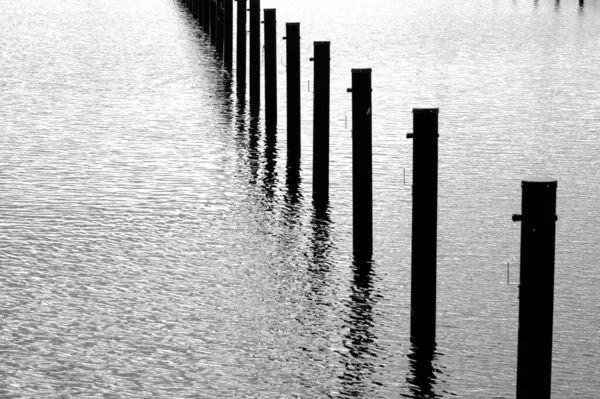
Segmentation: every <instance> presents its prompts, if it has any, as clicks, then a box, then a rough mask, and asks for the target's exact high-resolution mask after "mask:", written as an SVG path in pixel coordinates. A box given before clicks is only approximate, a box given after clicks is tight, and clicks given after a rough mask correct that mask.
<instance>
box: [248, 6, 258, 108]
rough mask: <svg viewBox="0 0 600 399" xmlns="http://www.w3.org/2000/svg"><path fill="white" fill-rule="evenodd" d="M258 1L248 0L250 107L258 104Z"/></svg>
mask: <svg viewBox="0 0 600 399" xmlns="http://www.w3.org/2000/svg"><path fill="white" fill-rule="evenodd" d="M260 50H261V48H260V0H250V105H251V106H252V107H254V108H256V107H258V105H259V104H260Z"/></svg>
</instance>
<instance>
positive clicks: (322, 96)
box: [311, 42, 331, 200]
mask: <svg viewBox="0 0 600 399" xmlns="http://www.w3.org/2000/svg"><path fill="white" fill-rule="evenodd" d="M330 45H331V43H330V42H314V58H311V61H314V62H315V67H314V70H315V75H314V89H313V91H314V102H313V104H314V105H313V197H315V198H316V197H319V198H321V199H324V200H326V199H327V198H328V197H329V99H330V69H329V61H330Z"/></svg>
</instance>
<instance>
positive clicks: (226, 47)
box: [223, 0, 233, 72]
mask: <svg viewBox="0 0 600 399" xmlns="http://www.w3.org/2000/svg"><path fill="white" fill-rule="evenodd" d="M223 29H224V34H223V39H224V41H225V43H224V44H223V63H224V64H225V69H226V70H227V71H228V72H231V68H232V64H233V0H225V21H224V24H223Z"/></svg>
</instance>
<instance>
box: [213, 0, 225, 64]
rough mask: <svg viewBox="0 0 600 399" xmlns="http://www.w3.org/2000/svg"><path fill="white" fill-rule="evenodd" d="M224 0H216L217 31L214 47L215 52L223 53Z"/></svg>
mask: <svg viewBox="0 0 600 399" xmlns="http://www.w3.org/2000/svg"><path fill="white" fill-rule="evenodd" d="M223 3H224V0H217V33H216V38H215V47H216V49H217V54H219V55H223V33H224V31H223V24H224V22H225V13H224V8H225V7H224V6H223Z"/></svg>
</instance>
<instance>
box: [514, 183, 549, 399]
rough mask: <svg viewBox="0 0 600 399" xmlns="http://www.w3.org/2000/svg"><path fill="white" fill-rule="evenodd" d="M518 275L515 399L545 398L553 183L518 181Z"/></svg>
mask: <svg viewBox="0 0 600 399" xmlns="http://www.w3.org/2000/svg"><path fill="white" fill-rule="evenodd" d="M521 187H522V190H523V194H522V195H523V198H522V211H521V212H522V213H521V215H513V220H514V221H520V222H521V262H520V263H521V272H520V284H519V333H518V336H519V342H518V353H517V399H525V398H536V399H549V398H550V394H551V377H552V323H553V307H554V251H555V248H554V246H555V235H556V220H557V217H556V188H557V181H556V180H553V179H539V178H532V179H527V180H523V181H522V182H521Z"/></svg>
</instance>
